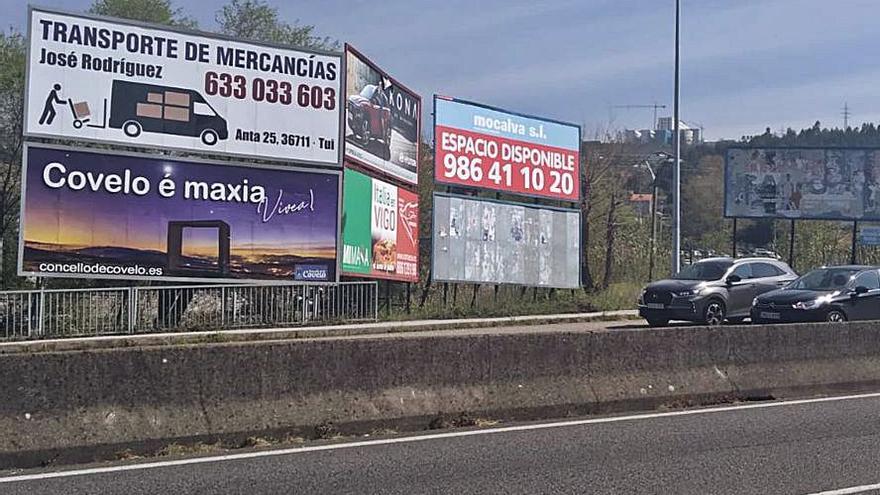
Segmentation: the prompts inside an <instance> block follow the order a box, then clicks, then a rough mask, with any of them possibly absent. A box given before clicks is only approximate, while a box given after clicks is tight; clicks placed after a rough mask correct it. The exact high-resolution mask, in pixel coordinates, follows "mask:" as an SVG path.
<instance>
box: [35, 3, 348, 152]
mask: <svg viewBox="0 0 880 495" xmlns="http://www.w3.org/2000/svg"><path fill="white" fill-rule="evenodd" d="M29 29H30V47H29V56H30V59H29V61H28V77H27V89H26V111H25V123H24V126H25V128H24V132H25V134H26V135H29V136H41V137H50V138H65V139H73V140H85V141H96V142H106V143H114V144H123V145H129V146H142V147H156V146H160V147H165V148H175V149H183V150H187V151H196V152H205V153H212V154H230V155H238V156H248V157H257V158H265V159H274V160H285V161H287V160H289V161H295V162H300V163H307V164H319V165H330V166H339V165H340V163H341V157H342V142H341V139H342V133H341V120H342V108H341V103H342V95H341V94H340V93H341V91H342V81H341V80H342V58H341V56H340V55H339V54H334V53H321V52H315V51H309V50H300V49H293V48H289V47H286V48H281V47H272V46H267V45H263V44H259V43H253V42H244V41H232V40H229V39H225V38H221V37H217V36H216V35H207V34H203V33H196V32H191V31H182V30H178V29H175V28H170V27H164V26H163V27H157V26H152V25H144V24H140V23H135V22H131V21H123V20H119V21H110V20H107V19H106V18H95V17H89V16H84V15H79V14H63V13H58V12H52V11H48V10H42V9H32V10H31V11H30V25H29Z"/></svg>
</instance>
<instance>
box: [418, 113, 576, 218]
mask: <svg viewBox="0 0 880 495" xmlns="http://www.w3.org/2000/svg"><path fill="white" fill-rule="evenodd" d="M580 142H581V129H580V127H579V126H577V125H574V124H566V123H563V122H556V121H553V120H547V119H541V118H537V117H530V116H526V115H520V114H517V113H512V112H508V111H505V110H500V109H496V108H491V107H487V106H483V105H480V104H477V103H470V102H466V101H462V100H456V99H452V98H446V97H441V96H435V97H434V147H435V152H434V181H435V182H437V183H440V184H449V185H455V186H466V187H477V188H482V189H489V190H493V191H500V192H507V193H515V194H522V195H526V196H533V197H543V198H550V199H556V200H561V201H578V200H579V199H580V196H581V185H580Z"/></svg>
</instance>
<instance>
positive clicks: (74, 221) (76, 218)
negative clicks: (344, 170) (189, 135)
mask: <svg viewBox="0 0 880 495" xmlns="http://www.w3.org/2000/svg"><path fill="white" fill-rule="evenodd" d="M23 176H24V185H23V196H22V215H21V234H20V235H21V239H20V243H21V245H20V251H19V272H20V273H21V274H25V275H40V276H54V277H76V278H122V279H146V280H178V281H222V280H226V281H245V280H259V281H268V282H292V281H301V282H332V281H336V280H337V279H338V277H337V273H336V265H337V263H336V253H337V239H338V211H339V179H340V173H339V172H336V171H320V172H319V171H306V170H302V169H295V168H291V167H283V168H279V167H273V168H266V167H259V168H257V167H244V166H237V165H218V164H216V163H209V162H208V163H206V162H195V161H184V160H177V159H170V158H160V157H155V156H152V157H151V156H146V155H133V154H110V153H103V152H100V153H99V152H85V151H79V150H74V149H71V148H62V147H48V146H42V145H40V146H38V145H31V146H27V147H26V148H25V165H24V171H23Z"/></svg>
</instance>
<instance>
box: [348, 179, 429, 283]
mask: <svg viewBox="0 0 880 495" xmlns="http://www.w3.org/2000/svg"><path fill="white" fill-rule="evenodd" d="M343 184H344V186H343V206H342V272H343V274H345V275H353V276H356V277H368V278H383V279H389V280H401V281H405V282H418V281H419V196H418V194H416V193H414V192H410V191H407V190H406V189H402V188H400V187H397V186H395V185H392V184H389V183H387V182H384V181H381V180H379V179H373V178H370V177H368V176H366V175H364V174H362V173H360V172H357V171H355V170H352V169H349V168H346V169H345V178H344V180H343Z"/></svg>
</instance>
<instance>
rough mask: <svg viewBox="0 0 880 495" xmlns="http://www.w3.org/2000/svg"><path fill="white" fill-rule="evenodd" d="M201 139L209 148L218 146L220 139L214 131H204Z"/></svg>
mask: <svg viewBox="0 0 880 495" xmlns="http://www.w3.org/2000/svg"><path fill="white" fill-rule="evenodd" d="M201 138H202V142H203V143H205V145H207V146H214V145H215V144H217V141H218V139H219V138H218V136H217V133H216V132H214V130H213V129H205V130H204V131H202V136H201Z"/></svg>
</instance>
